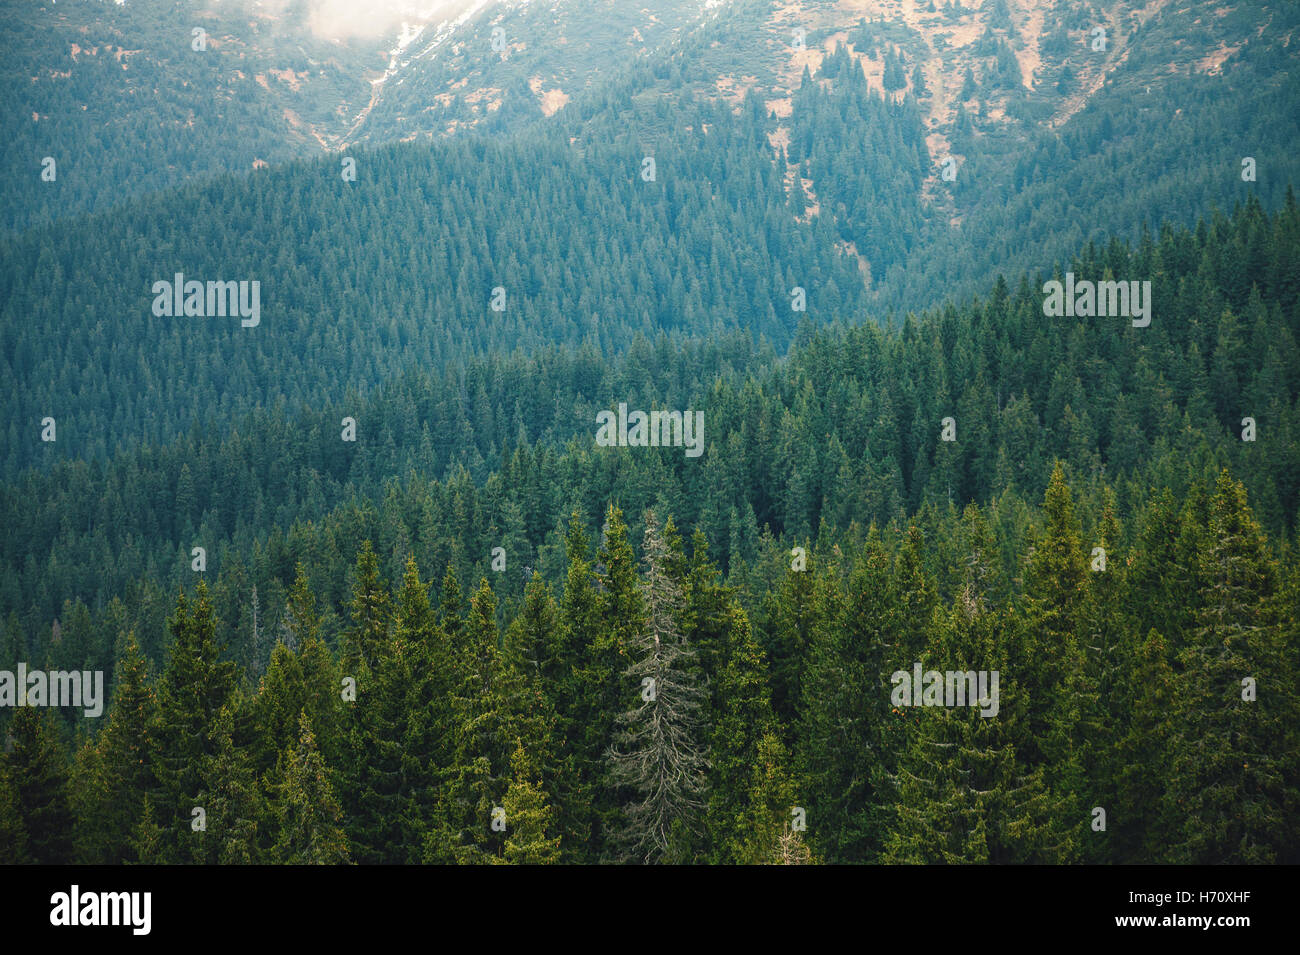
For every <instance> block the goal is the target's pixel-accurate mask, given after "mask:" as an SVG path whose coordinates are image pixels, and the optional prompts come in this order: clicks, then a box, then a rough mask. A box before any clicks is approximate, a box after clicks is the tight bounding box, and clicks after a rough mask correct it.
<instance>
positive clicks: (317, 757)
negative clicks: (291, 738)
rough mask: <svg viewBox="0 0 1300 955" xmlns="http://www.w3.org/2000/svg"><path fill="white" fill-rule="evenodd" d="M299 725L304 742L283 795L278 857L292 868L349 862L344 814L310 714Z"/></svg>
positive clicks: (289, 763) (292, 758)
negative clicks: (344, 832)
mask: <svg viewBox="0 0 1300 955" xmlns="http://www.w3.org/2000/svg"><path fill="white" fill-rule="evenodd" d="M298 726H299V736H298V743H297V745H296V746H295V747H294V748H293V750H292V751H291V752H289V753H288V754H287V756H286V759H285V763H286V769H285V772H284V780H283V782H282V783H281V784H280V791H279V792H278V793H277V797H278V798H277V800H276V815H277V816H278V820H277V821H278V831H277V833H276V837H275V845H274V847H273V849H272V856H273V858H274V859H275V860H276V861H277V862H281V863H285V864H287V865H340V864H345V863H347V862H348V861H349V856H348V843H347V837H346V836H345V835H344V834H343V829H342V828H341V826H340V823H341V821H342V816H343V813H342V810H341V809H340V808H339V804H338V801H337V800H336V799H335V798H334V790H333V787H332V786H331V785H330V781H329V777H328V774H327V773H326V771H325V763H324V760H323V759H322V758H321V753H320V750H319V749H318V748H317V746H316V737H315V734H313V733H312V730H311V721H310V720H309V719H308V717H307V713H306V711H305V710H304V711H303V712H302V713H301V714H300V715H299V724H298Z"/></svg>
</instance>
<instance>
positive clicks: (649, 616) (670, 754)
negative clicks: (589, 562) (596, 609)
mask: <svg viewBox="0 0 1300 955" xmlns="http://www.w3.org/2000/svg"><path fill="white" fill-rule="evenodd" d="M645 525H646V529H645V541H644V556H643V559H644V562H645V578H644V585H643V588H642V594H643V597H642V599H643V606H644V607H645V611H644V614H645V616H644V618H643V619H642V620H641V622H640V623H641V625H640V629H639V630H637V631H633V635H632V638H631V639H630V640H629V641H628V644H629V649H630V655H631V656H632V664H631V665H630V666H629V667H627V668H626V669H625V670H624V671H623V681H622V686H623V687H624V688H625V693H627V694H628V695H631V694H632V693H636V694H637V696H638V697H639V705H637V706H634V707H633V708H632V709H630V710H627V711H625V712H624V713H623V714H621V715H620V716H619V718H618V723H619V726H620V727H621V729H620V732H619V733H618V734H616V737H615V744H614V745H613V746H611V748H610V753H609V759H610V766H611V776H612V779H613V782H614V783H615V784H616V785H618V786H620V787H623V788H624V790H625V791H626V792H628V794H629V795H630V797H631V802H630V803H629V804H627V805H625V806H624V808H623V819H624V825H623V828H622V829H621V830H620V831H619V832H618V838H617V843H618V846H619V848H620V849H621V850H622V857H623V858H625V859H627V860H631V861H637V862H645V863H651V862H683V861H688V853H689V852H690V851H691V848H692V842H693V840H694V839H695V838H696V837H697V834H698V832H699V827H700V817H701V815H702V813H703V809H704V788H705V772H706V771H707V768H708V763H707V760H706V758H705V755H704V747H703V746H702V744H701V740H700V725H699V710H700V706H701V704H702V702H703V698H704V695H703V692H702V691H701V690H700V689H699V687H698V686H696V684H695V680H694V678H693V675H692V673H691V670H690V669H689V667H690V657H691V654H692V650H691V648H690V647H689V645H687V644H686V643H685V641H684V640H683V639H682V636H681V634H680V632H679V631H678V625H677V614H678V613H680V610H681V604H682V599H683V598H682V593H681V588H680V587H679V586H678V585H677V584H676V582H675V581H673V579H672V578H671V577H670V576H669V575H668V572H667V570H666V567H667V565H668V563H669V561H670V553H669V549H668V546H667V544H666V543H665V541H664V538H663V536H662V534H661V533H660V529H659V524H658V522H657V521H656V519H655V516H654V513H653V512H652V511H651V512H647V513H646V518H645ZM612 571H613V568H612V567H611V573H612ZM618 623H619V624H622V623H624V620H622V619H620V620H619V621H618Z"/></svg>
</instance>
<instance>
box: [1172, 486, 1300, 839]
mask: <svg viewBox="0 0 1300 955" xmlns="http://www.w3.org/2000/svg"><path fill="white" fill-rule="evenodd" d="M1209 513H1210V520H1209V526H1208V534H1207V535H1206V540H1207V544H1206V546H1205V549H1204V551H1203V552H1202V554H1201V577H1202V579H1203V580H1204V586H1203V590H1202V593H1201V605H1200V609H1199V612H1198V613H1197V619H1196V628H1195V630H1194V632H1193V634H1192V638H1191V640H1190V642H1189V644H1188V646H1187V647H1186V648H1185V649H1184V650H1183V652H1182V653H1181V654H1180V663H1181V664H1182V672H1181V673H1179V674H1178V675H1177V676H1176V677H1175V680H1174V688H1175V723H1174V727H1173V735H1172V739H1171V756H1170V759H1169V761H1168V773H1169V779H1168V787H1167V790H1166V792H1167V798H1168V800H1169V801H1170V805H1169V810H1170V812H1172V813H1173V814H1175V815H1176V817H1177V818H1178V819H1180V820H1181V823H1182V825H1181V832H1180V833H1179V834H1178V835H1177V836H1176V840H1175V842H1174V844H1173V846H1171V860H1172V861H1177V862H1183V863H1201V864H1206V863H1215V864H1222V863H1235V864H1259V863H1269V862H1276V861H1279V860H1282V859H1290V858H1294V856H1295V852H1296V844H1295V838H1296V825H1295V822H1294V810H1295V808H1296V803H1295V792H1294V790H1293V789H1290V790H1289V789H1288V788H1287V786H1286V781H1287V780H1290V779H1294V778H1295V775H1294V766H1295V759H1296V756H1295V753H1296V745H1295V744H1296V738H1297V737H1296V725H1297V719H1296V718H1297V707H1296V690H1295V677H1294V672H1293V671H1291V669H1290V668H1289V667H1288V666H1287V663H1288V662H1289V661H1288V660H1287V659H1286V651H1285V650H1284V649H1283V646H1282V642H1281V628H1280V627H1279V621H1278V619H1277V616H1276V607H1277V605H1276V603H1275V594H1276V588H1277V571H1276V568H1275V566H1274V564H1273V561H1272V558H1271V557H1270V556H1269V554H1268V551H1267V547H1266V543H1265V539H1264V535H1263V532H1262V531H1261V530H1260V527H1259V524H1258V523H1257V522H1256V521H1255V519H1254V516H1253V515H1252V514H1251V511H1250V508H1249V506H1248V505H1247V503H1246V490H1245V488H1244V487H1242V485H1241V484H1240V483H1239V482H1237V481H1234V480H1233V479H1232V478H1231V477H1230V476H1229V474H1228V472H1227V471H1226V470H1225V471H1223V472H1221V473H1220V475H1219V478H1218V480H1217V482H1216V485H1215V489H1214V496H1213V498H1212V499H1211V500H1210V508H1209Z"/></svg>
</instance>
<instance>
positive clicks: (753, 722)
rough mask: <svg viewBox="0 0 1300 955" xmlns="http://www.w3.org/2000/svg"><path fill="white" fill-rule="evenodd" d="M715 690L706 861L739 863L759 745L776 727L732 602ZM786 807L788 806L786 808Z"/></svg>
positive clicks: (761, 669) (757, 656)
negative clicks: (707, 855)
mask: <svg viewBox="0 0 1300 955" xmlns="http://www.w3.org/2000/svg"><path fill="white" fill-rule="evenodd" d="M728 616H729V618H730V627H729V629H728V635H727V644H726V646H725V647H724V648H723V650H722V654H721V657H722V662H721V670H720V672H719V675H718V683H717V687H716V690H715V692H714V698H715V701H716V702H715V704H714V707H713V711H714V714H715V715H714V720H713V725H712V727H711V733H710V747H709V752H710V753H711V769H710V772H709V803H708V811H707V813H706V831H707V834H708V839H707V844H708V846H709V847H710V853H709V854H710V861H713V862H721V863H730V862H737V861H739V856H740V853H741V851H742V846H743V845H744V844H745V843H746V842H747V841H748V840H749V837H750V834H751V831H750V830H751V827H752V825H753V823H754V819H753V816H754V812H755V810H754V808H753V807H751V806H750V800H751V799H752V798H753V793H752V791H751V787H752V785H753V783H754V778H753V773H754V767H755V766H756V765H757V763H758V759H759V743H760V742H761V741H762V739H763V737H764V736H766V735H767V734H769V733H772V732H773V731H774V727H775V720H774V717H773V715H772V707H771V703H770V700H769V695H768V694H769V690H768V679H767V664H766V660H765V659H764V656H763V651H762V649H761V648H760V647H759V646H758V643H757V641H755V640H754V637H753V633H752V632H751V629H750V626H749V619H748V617H747V616H746V615H745V611H744V610H743V609H742V608H741V607H740V606H739V605H738V604H733V605H732V606H731V609H730V613H729V615H728ZM787 811H788V810H787Z"/></svg>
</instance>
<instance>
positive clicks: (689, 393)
mask: <svg viewBox="0 0 1300 955" xmlns="http://www.w3.org/2000/svg"><path fill="white" fill-rule="evenodd" d="M1297 265H1300V210H1298V209H1297V207H1296V204H1295V202H1294V199H1293V198H1292V197H1291V196H1288V197H1287V200H1286V201H1285V203H1284V204H1283V206H1282V208H1281V209H1279V210H1278V211H1277V212H1276V213H1275V214H1272V215H1270V214H1267V213H1265V212H1264V211H1263V210H1262V209H1261V208H1260V206H1259V204H1258V203H1257V202H1255V201H1253V200H1252V201H1250V202H1249V203H1247V204H1246V205H1245V206H1243V207H1242V208H1240V209H1238V210H1237V211H1235V212H1234V214H1233V216H1232V217H1231V218H1225V217H1222V216H1216V217H1213V218H1211V219H1210V220H1208V221H1205V222H1203V223H1201V224H1200V225H1199V226H1198V227H1197V228H1196V229H1195V230H1194V231H1188V230H1176V229H1168V228H1166V229H1162V230H1161V231H1160V233H1159V234H1158V235H1149V236H1146V237H1144V238H1143V239H1142V240H1141V241H1140V242H1138V243H1136V244H1135V245H1133V246H1132V247H1128V246H1125V245H1124V244H1122V243H1118V242H1115V243H1111V244H1109V245H1108V246H1107V247H1105V248H1098V247H1091V248H1087V249H1083V250H1080V252H1079V254H1078V256H1077V257H1076V258H1075V259H1074V260H1073V261H1072V262H1071V263H1069V264H1066V263H1062V270H1063V271H1064V270H1065V269H1069V270H1071V271H1072V272H1073V273H1075V274H1076V275H1077V276H1079V277H1080V279H1086V278H1094V279H1100V278H1103V277H1105V276H1121V277H1126V276H1150V278H1151V281H1152V287H1153V306H1152V321H1151V324H1150V325H1149V326H1148V327H1145V328H1135V327H1133V326H1132V325H1131V323H1130V322H1129V321H1128V320H1127V319H1126V318H1122V317H1120V318H1116V317H1111V318H1092V319H1062V318H1048V317H1045V316H1044V313H1043V295H1042V293H1041V291H1040V289H1041V285H1042V280H1043V279H1044V278H1046V276H1034V277H1033V278H1032V279H1031V278H1029V277H1026V278H1025V279H1023V280H1021V279H1016V280H1015V281H1013V282H1012V283H1010V284H1008V283H1006V282H1003V281H1001V280H999V281H998V282H996V283H995V284H994V285H993V286H992V287H991V288H990V289H989V290H988V291H987V293H986V294H985V295H984V296H983V297H982V298H981V299H979V300H978V301H975V302H973V303H969V304H966V305H963V306H961V307H955V306H947V307H944V308H942V309H939V310H936V311H932V312H928V313H926V314H924V315H921V316H919V317H917V318H915V319H909V320H908V321H906V322H905V323H903V325H902V326H901V327H899V328H896V329H889V328H881V327H879V326H875V325H866V326H860V327H839V326H837V327H833V328H829V329H822V330H817V329H814V328H812V327H811V326H809V327H806V328H804V329H802V330H801V331H800V332H799V334H798V336H797V342H796V345H795V348H794V349H793V351H792V352H791V354H790V355H789V356H788V357H779V356H777V355H776V354H774V353H773V352H772V351H771V350H770V349H762V348H755V347H754V345H753V343H752V340H750V339H749V338H748V337H747V336H745V335H744V334H743V333H733V334H731V335H724V336H721V337H718V338H715V339H714V340H713V341H711V342H698V343H695V344H689V345H675V344H672V343H671V342H670V340H669V339H668V338H667V337H666V336H660V337H658V338H656V339H654V340H650V339H639V340H637V341H635V342H633V343H632V344H631V345H630V346H629V348H628V349H627V351H626V353H625V354H624V355H623V356H622V357H621V358H619V359H618V360H610V359H608V358H604V357H602V356H601V354H600V352H599V351H598V350H597V349H596V348H595V347H592V346H588V347H585V348H581V349H579V350H578V351H576V352H572V351H569V350H567V349H564V348H560V347H555V348H552V349H549V350H547V351H545V352H542V353H539V354H536V355H534V356H532V357H528V358H526V357H515V358H501V357H497V358H489V359H484V360H481V361H471V362H469V363H468V364H467V365H466V366H465V367H464V368H463V369H462V370H456V371H429V370H424V369H416V370H412V371H410V372H409V373H408V374H406V375H403V376H400V377H399V378H396V379H394V380H393V381H391V382H390V383H388V384H387V385H385V386H384V387H383V388H380V389H377V390H375V391H374V392H373V393H371V394H368V395H366V396H364V397H353V398H351V399H349V400H346V401H342V402H337V403H333V404H330V405H329V406H327V407H322V408H320V409H317V410H316V411H315V412H312V413H308V414H305V415H303V416H290V415H288V414H287V413H286V412H285V410H284V409H283V407H281V408H278V409H270V410H258V411H254V412H251V413H250V414H248V415H246V416H244V417H242V418H240V419H239V420H238V421H237V422H235V423H234V424H233V425H232V427H231V428H230V432H229V434H222V433H220V429H211V428H209V429H201V428H196V429H195V430H194V431H193V433H191V434H190V435H189V436H188V437H185V438H181V439H177V440H175V441H170V442H167V443H165V444H161V445H153V446H145V447H140V448H136V449H130V450H124V451H122V452H120V453H118V454H115V455H113V456H112V457H111V458H110V459H109V460H107V461H105V462H100V461H97V460H91V461H78V462H64V463H59V464H56V465H53V466H52V467H50V468H48V469H47V470H46V471H44V472H29V473H28V474H27V475H26V476H25V477H24V478H23V479H22V480H21V481H20V482H16V483H11V484H9V485H8V486H6V488H5V490H4V496H3V502H2V506H3V513H4V523H5V526H6V528H8V529H9V533H7V534H6V535H5V536H4V539H3V541H2V542H0V547H2V548H3V558H4V570H3V574H0V578H2V579H3V580H4V591H3V594H0V597H2V599H3V602H4V610H5V612H6V619H5V624H4V631H3V644H2V645H3V647H4V661H3V663H2V664H0V665H4V666H9V665H10V664H9V661H10V660H13V661H15V662H16V661H20V660H27V661H33V665H35V661H41V663H42V665H44V666H46V667H48V668H50V669H56V668H71V667H78V668H80V667H86V668H103V669H105V670H106V671H108V673H109V685H110V686H111V687H112V693H113V703H112V705H111V706H110V707H109V709H108V711H107V715H106V716H105V718H104V719H103V720H102V721H96V720H92V719H84V718H82V717H81V716H80V715H78V713H74V712H72V711H67V710H65V711H63V712H60V713H59V714H58V715H57V716H56V715H55V714H53V713H50V711H48V710H46V711H40V710H38V709H36V708H30V707H29V708H23V709H17V710H14V711H13V715H12V717H10V719H9V723H8V726H7V729H6V732H7V734H8V735H9V737H10V739H11V746H10V747H9V750H10V751H9V752H8V753H7V754H6V756H5V757H4V763H3V765H4V767H5V769H4V772H3V773H0V781H3V784H2V785H0V833H4V834H5V836H6V838H5V839H4V840H0V846H6V847H7V848H6V850H5V851H6V853H7V856H6V858H7V860H8V861H22V860H31V861H68V860H73V859H80V860H84V861H114V862H116V861H129V860H141V861H171V862H181V861H208V862H232V861H279V862H302V861H311V862H342V861H349V860H350V861H355V862H381V861H389V862H476V861H510V862H554V861H615V860H628V861H701V862H702V861H713V862H772V861H787V862H788V861H822V862H892V861H899V862H918V861H964V862H975V861H992V862H1012V861H1027V862H1058V861H1067V862H1069V861H1110V862H1139V861H1140V862H1155V861H1159V862H1178V861H1182V862H1276V861H1286V862H1295V861H1297V859H1300V833H1298V832H1297V828H1296V827H1297V823H1296V820H1297V818H1300V817H1298V816H1297V815H1296V808H1297V807H1296V804H1295V800H1296V798H1297V784H1298V783H1300V780H1298V779H1297V770H1298V769H1300V767H1298V765H1297V753H1300V747H1298V746H1297V742H1298V741H1297V739H1296V732H1297V731H1296V726H1297V720H1296V717H1297V716H1300V713H1297V709H1296V708H1297V705H1298V700H1297V691H1296V686H1295V680H1294V673H1295V672H1296V666H1297V664H1298V663H1300V660H1298V659H1297V655H1298V647H1300V642H1297V637H1298V636H1300V635H1298V634H1297V633H1296V621H1297V619H1300V613H1298V612H1300V573H1298V572H1297V566H1300V564H1298V563H1297V561H1296V560H1295V558H1294V536H1295V529H1296V513H1297V504H1298V502H1300V488H1298V487H1297V480H1296V477H1295V475H1297V474H1300V467H1297V465H1300V461H1297V458H1296V456H1297V450H1296V449H1297V442H1296V440H1295V436H1296V433H1297V427H1298V426H1300V405H1298V404H1297V400H1298V398H1300V356H1298V355H1297V352H1296V348H1297V345H1296V336H1297V329H1298V323H1300V288H1298V287H1297V275H1300V271H1298V270H1297ZM254 331H256V330H254ZM619 403H626V404H627V405H628V406H630V407H633V408H644V409H651V408H669V409H682V410H685V409H700V410H702V411H703V413H704V422H705V433H704V436H705V446H706V450H705V452H704V454H703V455H701V456H699V457H691V456H688V455H687V454H685V453H683V449H682V448H681V447H665V448H658V449H654V448H648V447H618V448H605V447H599V446H597V445H596V443H595V442H594V441H593V435H594V434H595V432H596V423H595V422H596V419H597V412H599V411H600V410H602V409H604V410H608V409H611V408H613V407H615V406H616V405H617V404H619ZM345 417H348V418H352V419H353V420H354V424H355V428H356V436H357V440H356V441H355V442H350V441H347V440H344V438H345V433H346V427H347V424H346V422H344V421H343V419H344V418H345ZM945 419H947V420H945ZM1244 419H1251V420H1250V424H1249V426H1248V424H1247V421H1246V420H1244ZM945 434H947V435H949V436H950V437H951V438H952V440H946V439H945ZM194 547H202V548H204V561H203V569H202V571H198V570H195V569H194V568H195V566H196V563H195V561H196V558H195V557H194V552H193V550H192V549H193V548H194ZM496 548H500V549H501V550H500V551H495V549H496ZM54 618H57V620H56V619H54ZM914 665H915V666H917V667H918V668H921V669H926V670H929V669H938V670H940V671H944V670H952V671H963V672H964V671H968V670H970V671H982V672H988V671H997V672H998V674H1000V681H1001V682H1000V695H999V696H998V697H995V699H996V702H995V704H994V708H995V709H996V711H997V712H996V714H995V718H988V716H987V714H986V715H981V712H982V711H981V710H980V709H978V708H975V707H961V706H958V707H943V706H937V707H928V706H927V707H923V708H922V707H911V706H908V705H906V704H904V705H899V700H898V697H897V687H896V684H897V682H898V681H897V679H896V677H897V676H898V674H899V673H900V672H901V673H903V674H904V675H906V674H909V673H910V672H911V671H912V669H913V666H914ZM1243 681H1248V682H1249V684H1250V689H1249V691H1248V690H1246V689H1244V686H1245V684H1244V683H1243ZM917 693H918V695H919V693H920V689H919V687H918V689H917ZM97 724H98V725H97ZM665 774H666V775H667V777H668V778H670V779H671V783H670V784H668V785H659V784H657V783H656V782H655V780H656V779H659V778H663V777H664V775H665ZM195 807H199V808H201V809H202V810H203V814H204V819H205V828H203V829H202V830H201V831H197V832H196V831H195V829H194V827H193V826H192V822H193V819H194V814H193V812H192V810H193V809H194V808H195ZM1098 809H1102V810H1104V812H1105V815H1106V818H1108V820H1109V824H1108V825H1106V826H1105V827H1103V829H1102V830H1098V829H1097V828H1096V825H1095V822H1096V819H1097V816H1096V811H1097V810H1098ZM494 821H499V822H500V823H501V825H500V826H497V825H494ZM796 823H797V824H796Z"/></svg>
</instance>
